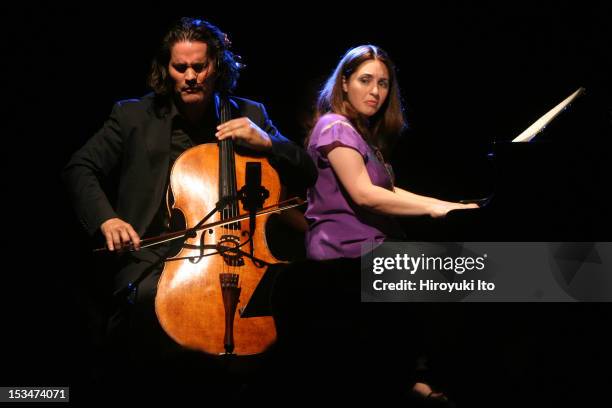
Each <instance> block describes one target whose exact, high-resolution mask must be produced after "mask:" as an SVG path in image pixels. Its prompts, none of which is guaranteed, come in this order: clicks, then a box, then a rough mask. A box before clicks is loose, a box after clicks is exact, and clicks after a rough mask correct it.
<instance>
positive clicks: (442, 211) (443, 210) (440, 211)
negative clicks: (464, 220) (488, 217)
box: [430, 201, 479, 218]
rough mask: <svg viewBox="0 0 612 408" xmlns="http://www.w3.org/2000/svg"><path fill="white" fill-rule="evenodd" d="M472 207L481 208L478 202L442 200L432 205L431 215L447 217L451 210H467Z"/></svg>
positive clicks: (433, 216)
mask: <svg viewBox="0 0 612 408" xmlns="http://www.w3.org/2000/svg"><path fill="white" fill-rule="evenodd" d="M470 208H479V207H478V205H477V204H474V203H470V204H461V203H449V202H445V201H441V202H439V203H434V204H432V206H431V212H430V215H431V217H432V218H443V217H446V214H448V212H449V211H452V210H467V209H470Z"/></svg>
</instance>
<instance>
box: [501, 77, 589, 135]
mask: <svg viewBox="0 0 612 408" xmlns="http://www.w3.org/2000/svg"><path fill="white" fill-rule="evenodd" d="M584 93H585V89H584V88H583V87H580V88H578V89H577V90H576V91H575V92H574V93H573V94H571V95H570V96H568V97H567V98H565V99H564V100H563V101H561V103H559V104H558V105H557V106H555V107H554V108H552V109H551V110H549V111H548V112H546V113H545V114H544V115H543V116H541V117H540V118H539V119H538V120H536V121H535V122H534V123H533V124H532V125H531V126H529V127H528V128H527V129H525V130H524V131H523V133H521V134H520V135H518V136H517V137H515V138H514V139H513V140H512V142H530V141H531V139H533V138H534V137H535V136H536V135H537V134H538V133H540V132H541V131H542V130H544V128H545V127H546V126H547V125H548V124H549V123H550V122H551V121H552V120H553V119H554V118H556V117H557V115H558V114H559V113H561V112H563V110H564V109H566V108H567V106H568V105H569V104H570V103H572V101H574V99H576V98H577V97H579V96H580V95H583V94H584Z"/></svg>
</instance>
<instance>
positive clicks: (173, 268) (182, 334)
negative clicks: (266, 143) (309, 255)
mask: <svg viewBox="0 0 612 408" xmlns="http://www.w3.org/2000/svg"><path fill="white" fill-rule="evenodd" d="M220 106H221V109H220V120H221V123H224V122H226V121H228V120H229V119H230V111H229V99H228V98H227V97H222V98H220ZM234 147H235V146H234V142H233V141H232V139H231V138H227V139H224V140H221V141H219V142H218V143H207V144H202V145H198V146H195V147H192V148H190V149H188V150H186V151H185V152H183V154H182V155H181V156H179V157H178V158H177V160H176V161H175V163H174V165H173V167H172V170H171V173H170V183H169V187H168V189H169V194H170V193H171V194H172V195H173V197H174V204H173V209H174V210H178V211H180V212H181V213H182V215H183V216H184V219H185V223H186V225H187V226H188V227H189V228H190V231H191V232H192V233H191V234H188V235H187V237H186V238H185V241H184V243H183V245H182V248H181V250H180V251H179V252H178V253H177V254H176V255H174V256H172V257H169V258H168V259H167V260H166V262H165V265H164V269H163V271H162V274H161V277H160V279H159V282H158V286H157V295H156V298H155V311H156V314H157V318H158V320H159V322H160V324H161V327H162V328H163V329H164V331H166V333H167V334H168V335H169V336H170V337H171V338H172V339H173V340H174V341H176V342H177V343H178V344H180V345H182V346H184V347H187V348H190V349H193V350H198V351H202V352H205V353H208V354H237V355H251V354H258V353H261V352H263V351H265V350H266V349H267V348H268V347H269V346H270V345H271V344H272V343H274V342H275V340H276V328H275V324H274V320H273V318H272V316H257V315H256V316H250V315H249V316H250V317H247V314H245V313H244V311H245V307H246V305H247V304H248V303H249V301H250V300H251V297H252V296H253V293H254V292H255V289H256V288H257V286H258V284H259V282H260V280H261V279H262V277H263V275H264V274H265V272H266V270H267V268H268V266H269V265H270V264H273V263H279V262H280V261H279V260H278V259H276V258H275V257H274V255H273V254H272V253H271V252H270V250H269V248H268V246H267V243H266V235H265V224H266V222H267V220H268V218H269V214H267V215H262V216H257V217H256V216H255V215H254V214H255V212H254V209H253V208H250V210H251V211H250V214H252V216H250V217H247V216H245V208H244V207H248V205H247V202H248V201H249V200H245V199H244V198H245V195H249V194H248V191H247V190H248V187H249V186H247V185H246V184H245V183H247V184H248V183H251V182H250V181H248V180H247V179H248V178H249V176H248V175H247V170H246V169H247V168H249V167H250V168H256V169H259V168H261V172H260V173H259V170H258V173H256V174H257V176H254V177H257V178H259V177H260V178H261V180H256V181H255V186H256V191H255V192H254V194H255V196H257V197H258V198H259V203H258V204H257V206H258V207H259V208H261V206H269V205H270V204H272V203H277V202H278V201H279V199H280V197H281V184H280V179H279V176H278V174H277V173H276V171H275V170H274V169H273V168H272V166H271V165H270V164H269V162H268V160H267V158H265V157H254V156H246V155H242V154H239V153H237V152H236V151H235V149H234ZM259 182H261V186H259ZM251 184H252V183H251ZM237 186H245V187H244V188H242V189H240V190H239V189H238V188H237ZM250 195H251V196H253V191H251V194H250ZM239 198H243V200H242V203H243V206H242V208H241V206H240V205H239V204H240V203H239ZM251 201H252V200H251ZM249 205H250V206H252V205H253V204H252V203H251V204H249ZM207 213H208V214H209V216H210V217H212V218H211V221H213V222H212V223H211V224H205V225H204V227H201V225H202V223H203V221H205V220H208V218H209V217H206V218H205V219H204V220H202V217H203V215H204V214H207ZM236 219H237V220H238V221H232V220H236ZM226 220H229V221H230V222H224V221H226ZM206 225H211V226H210V227H206Z"/></svg>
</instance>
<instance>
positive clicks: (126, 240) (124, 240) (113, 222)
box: [100, 218, 140, 251]
mask: <svg viewBox="0 0 612 408" xmlns="http://www.w3.org/2000/svg"><path fill="white" fill-rule="evenodd" d="M100 230H101V231H102V234H103V235H104V238H106V247H107V248H108V250H109V251H114V250H115V249H117V250H121V249H123V248H125V247H130V246H132V245H133V247H134V249H135V250H136V251H138V250H139V249H140V237H139V236H138V234H137V233H136V231H134V228H132V226H131V225H130V224H128V223H127V222H125V221H123V220H122V219H120V218H111V219H108V220H106V221H104V222H103V223H102V225H100Z"/></svg>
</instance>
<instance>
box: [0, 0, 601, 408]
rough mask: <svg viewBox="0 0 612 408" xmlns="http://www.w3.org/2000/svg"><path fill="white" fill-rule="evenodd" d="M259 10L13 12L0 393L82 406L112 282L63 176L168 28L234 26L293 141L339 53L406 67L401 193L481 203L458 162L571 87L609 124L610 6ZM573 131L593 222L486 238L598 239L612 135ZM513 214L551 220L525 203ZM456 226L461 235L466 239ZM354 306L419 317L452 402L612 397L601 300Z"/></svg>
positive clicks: (508, 134) (245, 92) (473, 168)
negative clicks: (359, 50) (181, 21)
mask: <svg viewBox="0 0 612 408" xmlns="http://www.w3.org/2000/svg"><path fill="white" fill-rule="evenodd" d="M270 7H272V6H265V5H260V6H257V7H255V6H250V7H242V6H239V5H232V6H231V7H229V8H230V9H231V10H228V9H223V8H222V7H213V8H207V6H201V7H195V6H194V7H192V8H190V9H188V10H169V9H167V8H166V7H164V6H147V7H146V9H143V10H142V11H140V12H131V13H128V12H125V11H124V10H123V9H121V8H119V7H118V5H110V4H108V5H98V6H88V7H85V6H70V7H68V6H65V7H62V6H41V7H30V8H29V9H22V10H19V11H9V12H8V13H6V16H5V18H8V20H9V21H8V24H7V25H6V26H5V29H8V30H7V31H6V34H5V35H4V39H3V41H6V42H7V45H8V53H4V54H5V59H4V64H5V68H6V69H7V74H5V79H7V80H8V81H7V82H8V83H7V86H6V87H5V89H7V90H8V94H5V95H7V97H6V98H5V100H6V101H7V102H8V104H7V105H8V107H5V109H4V112H5V114H7V119H8V120H5V123H8V124H9V130H8V131H6V132H3V133H4V139H5V143H4V148H3V149H5V150H4V154H3V158H4V160H3V169H4V171H3V181H4V185H5V200H4V202H5V206H6V208H7V209H6V210H5V212H4V218H5V228H6V230H7V231H12V232H10V233H7V234H6V235H5V238H4V241H5V243H4V247H5V248H6V249H7V250H6V251H5V257H6V258H7V261H6V262H7V263H6V265H7V266H6V267H5V268H4V269H5V270H4V273H5V275H6V280H5V282H6V283H5V284H3V285H2V288H3V289H4V290H3V291H2V292H3V296H2V299H3V303H5V305H4V307H3V315H4V317H3V318H2V323H3V325H4V329H3V330H2V333H3V334H2V337H3V346H2V352H1V353H0V355H1V356H2V364H1V365H2V368H1V369H0V372H1V380H2V381H1V384H0V385H7V386H8V385H71V386H72V387H73V391H72V392H73V394H74V398H75V399H77V400H78V399H81V400H82V399H84V398H85V397H86V396H87V392H88V384H89V379H90V377H91V371H92V367H93V365H94V359H95V357H96V352H95V351H96V346H97V343H96V339H97V338H98V337H97V334H98V332H97V331H98V330H99V323H100V320H101V319H102V317H103V312H102V311H101V310H100V305H99V300H100V299H99V298H100V297H101V296H102V295H101V294H100V293H101V292H103V291H102V290H101V287H102V288H103V287H104V284H105V282H106V280H105V279H104V277H101V276H98V275H93V274H91V273H90V270H89V269H88V266H87V265H88V264H87V262H88V261H89V257H88V256H87V255H85V254H87V253H88V250H89V248H90V243H89V242H88V241H87V238H86V237H85V235H84V234H83V233H82V232H81V231H80V229H79V227H78V225H77V223H76V221H75V219H74V216H73V214H72V211H71V209H70V208H69V204H68V202H67V199H66V197H65V195H64V191H63V187H62V186H61V184H60V181H59V173H60V170H61V168H62V167H63V165H64V164H65V163H66V162H67V160H68V159H69V157H70V154H71V153H72V152H73V151H74V150H76V149H77V148H78V147H79V146H81V145H82V144H83V143H84V142H85V141H86V140H87V138H88V137H90V136H91V135H92V134H93V132H95V131H96V130H97V129H98V128H99V127H100V126H101V124H102V122H103V121H104V119H105V118H106V116H107V115H108V113H109V112H110V109H111V106H112V104H113V103H114V102H115V101H117V100H120V99H124V98H129V97H137V96H140V95H143V94H145V93H146V92H148V90H147V88H146V81H145V79H146V75H147V72H148V65H149V63H150V60H151V57H152V55H153V53H154V50H155V49H156V47H157V45H158V43H159V39H160V37H161V35H162V34H163V33H164V31H165V30H166V28H167V26H168V25H169V23H170V22H171V21H173V20H174V19H175V18H176V17H179V16H181V15H202V16H203V17H204V18H206V19H208V20H210V21H212V22H214V23H215V24H217V25H218V26H220V28H221V29H222V30H224V31H226V32H227V33H229V34H230V38H231V39H232V42H233V46H234V49H235V51H236V52H237V53H238V54H240V55H242V56H243V59H244V62H245V63H246V64H247V69H246V70H245V71H244V72H243V75H242V77H241V80H240V85H239V87H238V89H237V92H236V93H237V94H238V95H240V96H244V97H247V98H252V99H255V100H258V101H261V102H263V103H265V105H266V106H267V108H268V112H269V114H270V115H271V117H272V118H273V119H274V121H275V123H276V124H277V126H278V127H279V128H280V129H281V131H282V132H283V134H285V135H286V136H288V137H290V138H292V139H293V140H295V141H296V142H299V143H301V141H302V138H303V137H304V136H305V134H306V128H305V126H304V124H305V122H306V120H307V118H308V115H309V112H310V107H311V106H312V103H313V101H314V98H315V95H316V91H317V89H319V87H320V85H321V84H322V82H323V80H324V79H325V78H326V77H327V75H329V74H330V72H331V70H332V69H333V68H334V66H335V64H336V63H337V61H338V60H339V58H340V57H341V56H342V54H343V53H344V51H346V49H348V48H349V47H351V46H355V45H359V44H362V43H373V44H377V45H379V46H381V47H382V48H384V49H385V50H387V51H388V52H389V54H390V55H391V56H392V58H393V59H394V60H395V62H396V65H397V66H398V68H399V81H400V86H401V90H402V95H403V98H404V101H405V103H406V108H407V117H408V121H409V123H410V130H409V131H408V132H407V133H406V134H405V135H404V138H403V139H402V140H401V141H400V142H399V144H398V146H397V147H396V148H395V149H394V151H393V154H392V156H391V160H392V162H393V163H394V166H395V169H396V172H397V174H398V184H399V185H401V186H404V187H406V188H407V189H409V190H412V191H415V192H419V193H424V194H429V195H434V196H437V197H441V198H446V199H460V198H464V197H466V196H478V195H483V194H486V193H487V191H488V188H489V187H490V186H489V185H488V184H487V183H488V182H485V181H483V180H485V179H487V177H488V176H489V175H488V174H484V173H486V172H488V170H487V168H486V167H485V168H482V167H480V166H482V163H476V162H474V161H472V160H471V159H470V160H468V159H467V158H468V157H473V156H475V153H474V151H477V152H480V150H482V151H485V150H486V149H487V146H488V145H489V144H490V143H492V142H493V141H494V140H496V141H508V140H511V139H512V138H513V137H514V136H516V135H518V134H519V133H520V132H521V131H522V130H523V129H524V128H526V127H527V126H528V125H529V124H531V123H532V122H533V121H534V120H536V119H537V118H538V117H539V116H541V115H542V114H544V113H545V112H546V111H547V110H548V109H550V108H552V106H554V105H555V104H556V103H558V102H559V101H561V100H562V99H563V98H565V97H566V96H567V95H569V94H570V93H571V92H573V91H574V90H576V89H577V88H578V87H579V86H585V87H586V88H587V92H588V94H589V97H590V101H591V102H590V103H592V104H593V106H597V107H599V108H601V109H602V111H603V112H608V113H609V109H610V99H609V95H610V78H609V77H610V75H609V73H610V72H612V57H611V55H612V47H611V44H610V38H611V32H610V31H611V30H610V28H609V27H610V24H609V21H610V18H611V17H612V14H611V13H610V10H609V8H608V6H606V5H604V2H601V3H594V4H592V5H588V6H587V5H581V6H572V5H568V4H566V3H548V4H539V5H533V4H532V5H529V6H527V5H524V6H521V5H517V4H515V3H514V2H512V4H506V5H489V6H475V5H471V6H466V5H463V6H458V5H454V6H453V5H442V4H437V5H431V6H427V7H419V8H417V7H414V6H406V7H407V8H406V9H405V10H404V9H402V11H399V10H398V9H397V6H395V5H393V4H392V3H384V4H383V3H375V4H374V3H370V4H365V5H359V4H357V3H355V4H350V3H346V4H344V5H343V6H340V5H338V6H335V7H331V6H330V4H313V3H296V4H295V5H292V6H291V7H289V6H288V5H286V6H282V5H277V6H274V10H272V9H270ZM606 109H608V110H607V111H606ZM607 120H608V121H609V120H610V119H609V117H608V118H607ZM573 129H574V130H576V129H579V131H577V132H576V131H575V132H573V133H571V134H567V133H563V132H560V134H562V135H563V136H562V137H563V138H565V139H566V140H565V142H566V143H572V142H576V143H577V145H578V146H580V149H581V150H585V151H587V154H586V155H585V156H584V157H586V159H584V160H583V161H578V162H577V163H575V165H576V166H577V168H578V169H580V168H585V166H586V167H588V168H589V169H590V170H588V171H586V172H585V173H584V174H586V175H588V176H593V177H591V178H587V179H584V180H581V186H582V190H581V191H582V192H583V193H584V192H587V193H586V194H587V195H588V200H586V201H587V202H586V204H583V205H582V206H578V207H576V206H574V207H573V210H574V211H575V212H576V213H580V214H588V216H584V215H580V217H581V218H579V219H580V222H578V223H577V222H571V220H569V217H568V220H567V221H568V224H564V222H565V221H566V220H565V219H563V218H561V219H559V223H560V224H564V225H570V227H566V228H559V229H555V230H549V231H548V233H546V234H542V232H541V231H537V230H528V229H527V230H524V231H523V232H522V233H521V234H518V235H516V231H515V235H512V236H504V234H503V231H502V232H499V233H498V234H497V235H496V236H495V237H494V238H495V240H525V241H529V240H538V239H543V240H544V239H545V240H551V241H553V240H567V241H572V240H594V241H595V240H597V241H606V240H607V241H610V234H609V229H607V228H606V226H607V225H609V206H607V205H606V204H605V202H606V201H605V200H606V199H605V198H604V196H605V191H604V188H603V186H605V184H606V183H605V177H606V176H605V175H606V174H608V173H606V169H607V168H608V167H609V163H610V161H609V159H610V150H609V144H610V142H609V136H610V135H609V134H607V135H606V134H604V133H602V132H601V131H600V126H599V124H595V123H594V122H589V121H587V122H586V123H584V125H583V127H580V128H576V127H574V128H573ZM606 137H607V138H606ZM7 141H8V143H6V142H7ZM485 164H486V162H485ZM541 166H542V168H544V167H546V166H547V162H546V161H544V162H542V163H541ZM483 169H484V170H483ZM558 184H560V183H557V184H556V185H558ZM558 193H559V194H560V195H559V197H558V198H555V200H557V199H558V200H561V201H563V200H567V199H568V197H569V199H570V201H572V202H576V201H580V196H578V198H576V195H577V194H581V193H576V192H575V191H572V190H571V189H567V190H563V189H560V190H559V191H558ZM521 206H522V208H523V211H525V208H527V209H529V210H530V211H531V210H533V211H532V212H541V213H542V214H545V213H546V212H547V211H550V209H547V208H538V207H537V206H532V204H531V203H530V200H529V199H525V200H524V202H521ZM583 220H584V221H585V222H587V225H586V226H585V225H584V224H583V223H582V221H583ZM405 226H407V229H408V230H407V233H408V236H409V237H410V239H417V240H418V239H424V238H426V239H436V237H432V236H431V232H429V233H428V230H427V228H428V227H427V226H424V224H422V223H418V222H417V223H416V224H414V225H411V224H410V221H408V222H407V224H405ZM411 227H413V228H414V229H413V230H412V234H411V230H410V228H411ZM14 231H17V232H14ZM453 234H454V235H453V237H456V240H459V241H460V240H462V232H461V231H454V232H453ZM465 237H467V235H466V236H465ZM465 237H463V238H465ZM478 238H480V239H483V240H486V239H487V238H493V237H486V236H485V237H483V236H480V237H478ZM464 240H465V239H464ZM13 265H17V266H13ZM364 308H365V309H366V311H367V312H368V313H374V314H375V313H380V314H381V316H385V317H384V318H383V321H385V322H388V323H389V325H390V326H389V327H390V328H389V332H388V333H389V334H388V335H389V336H392V335H394V334H393V333H400V335H410V333H409V330H410V329H409V328H408V327H409V325H410V322H411V321H412V318H413V317H414V316H415V315H419V317H420V318H423V319H424V320H425V321H427V322H429V323H430V324H431V327H432V331H431V333H432V336H435V337H436V338H437V340H438V342H439V343H440V344H439V347H440V349H441V350H442V352H441V355H443V356H445V358H444V359H443V360H444V361H445V364H444V365H445V367H446V368H445V369H444V370H446V371H447V374H448V375H449V378H450V380H449V382H450V383H451V384H450V385H449V388H450V389H451V392H452V393H454V394H453V395H454V396H455V398H456V399H457V401H458V402H459V403H463V405H461V406H471V404H473V403H475V401H479V400H480V399H482V400H485V399H486V398H491V397H492V396H493V397H497V396H499V397H500V398H502V399H503V398H506V399H507V398H510V397H516V398H520V399H525V401H526V404H527V405H531V404H529V401H535V400H537V401H546V402H548V403H550V405H563V404H566V403H567V404H569V402H572V401H578V400H579V399H580V398H587V399H589V398H590V399H599V398H600V397H603V394H605V392H606V390H605V389H602V388H600V387H603V386H605V380H604V377H603V375H604V374H601V375H600V374H596V369H600V368H603V369H604V370H605V369H606V368H607V367H608V366H607V363H606V361H607V359H608V358H609V356H610V352H609V344H610V340H612V339H610V336H609V335H607V334H604V332H605V330H604V325H605V324H606V323H607V322H609V317H610V307H609V305H607V304H486V305H485V304H448V305H446V304H441V305H417V306H414V305H398V304H385V305H364ZM404 323H405V324H404ZM392 328H393V329H392ZM381 335H384V334H381ZM388 353H389V355H390V357H392V356H393V355H394V353H401V350H388ZM489 401H490V400H489ZM491 405H493V406H495V405H502V404H501V403H498V402H491Z"/></svg>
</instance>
